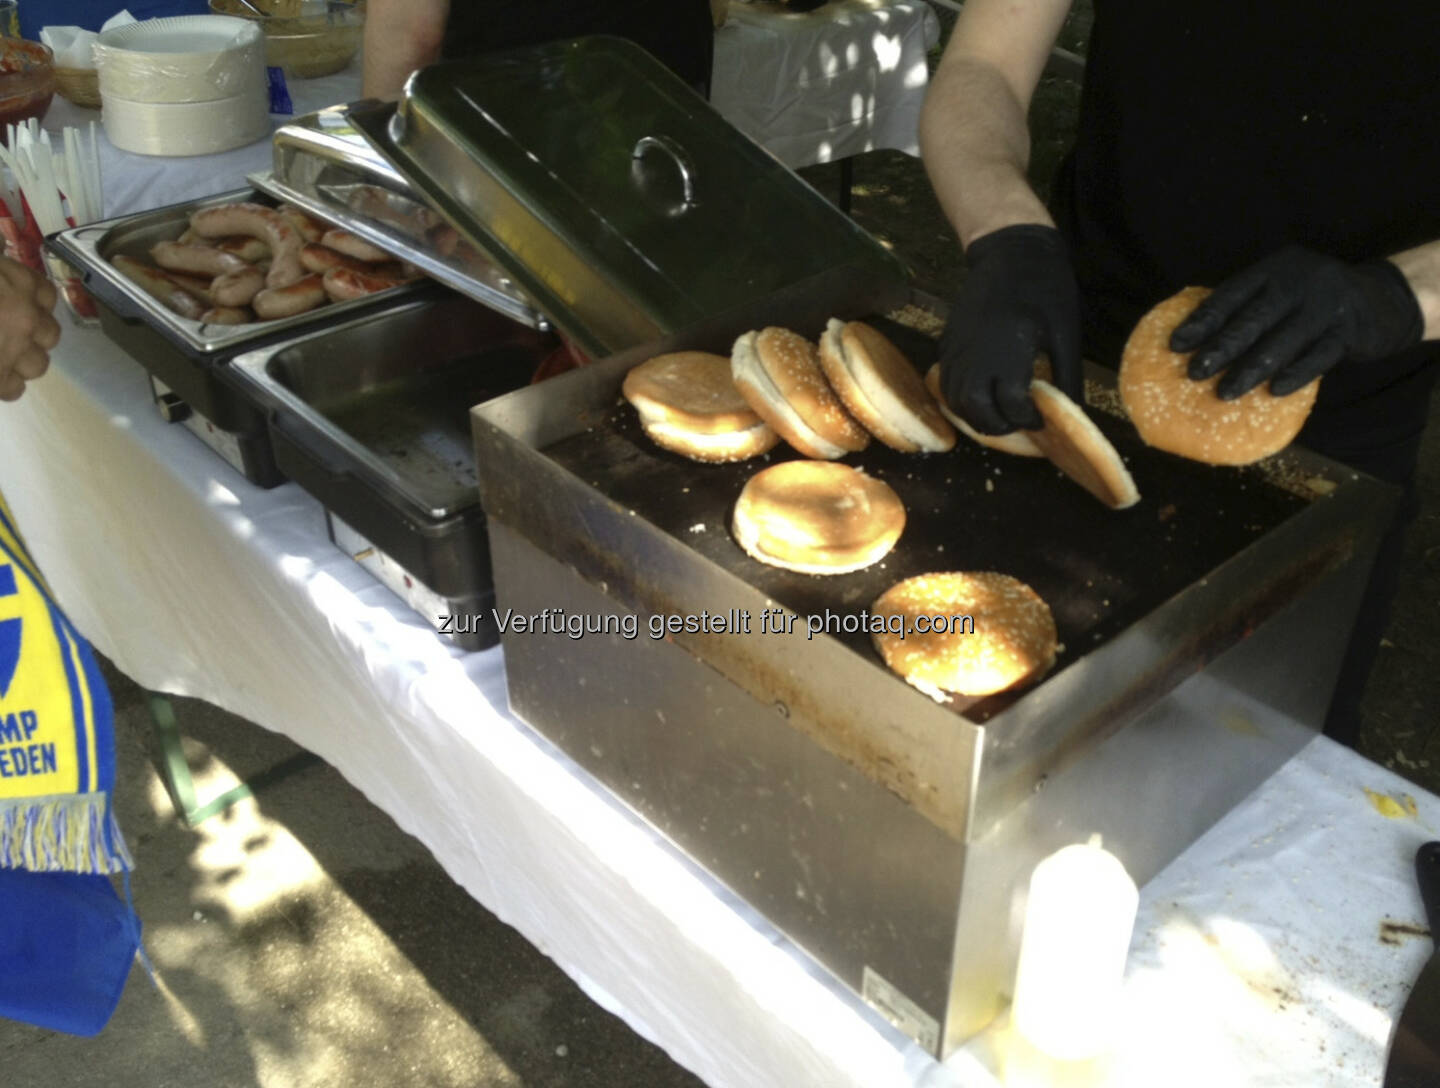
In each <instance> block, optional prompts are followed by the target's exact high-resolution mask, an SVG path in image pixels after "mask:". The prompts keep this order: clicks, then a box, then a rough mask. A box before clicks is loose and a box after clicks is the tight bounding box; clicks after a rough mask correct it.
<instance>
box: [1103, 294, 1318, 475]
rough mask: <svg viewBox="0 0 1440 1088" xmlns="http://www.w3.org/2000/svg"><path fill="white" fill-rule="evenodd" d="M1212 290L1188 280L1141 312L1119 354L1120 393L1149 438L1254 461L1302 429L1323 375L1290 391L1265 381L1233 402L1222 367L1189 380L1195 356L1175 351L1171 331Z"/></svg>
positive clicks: (1216, 460)
mask: <svg viewBox="0 0 1440 1088" xmlns="http://www.w3.org/2000/svg"><path fill="white" fill-rule="evenodd" d="M1209 293H1210V291H1209V289H1208V288H1205V287H1187V288H1185V289H1184V290H1183V291H1181V292H1180V293H1179V294H1178V295H1175V296H1173V297H1172V298H1168V299H1166V300H1165V301H1164V302H1162V303H1160V305H1158V306H1156V307H1155V308H1154V309H1153V310H1151V311H1150V312H1149V313H1148V314H1146V315H1145V316H1144V317H1142V318H1141V319H1140V323H1139V324H1138V325H1136V326H1135V331H1134V332H1132V333H1131V334H1130V339H1129V341H1128V342H1127V343H1126V344H1125V353H1124V355H1123V356H1122V357H1121V359H1120V399H1121V402H1122V403H1123V404H1124V405H1125V411H1126V412H1127V413H1129V415H1130V419H1131V421H1132V422H1134V424H1135V429H1136V430H1138V431H1139V432H1140V437H1141V438H1142V439H1143V440H1144V441H1145V443H1146V444H1147V445H1151V446H1154V447H1155V448H1156V449H1162V450H1167V451H1169V452H1170V453H1178V454H1179V455H1180V456H1181V457H1189V458H1190V459H1191V460H1195V461H1206V462H1209V463H1210V464H1212V465H1248V464H1250V463H1251V462H1253V461H1258V460H1260V458H1262V457H1267V456H1269V455H1270V454H1272V453H1276V452H1278V451H1279V450H1282V449H1284V448H1285V447H1286V446H1288V445H1289V444H1290V443H1291V442H1292V441H1293V440H1294V438H1295V436H1296V435H1297V434H1299V433H1300V428H1301V427H1303V426H1304V425H1305V420H1306V418H1307V417H1308V416H1309V415H1310V409H1311V407H1313V406H1314V404H1315V394H1316V393H1317V392H1318V391H1319V389H1320V379H1319V378H1316V379H1315V380H1314V381H1313V382H1311V383H1310V384H1309V385H1307V386H1305V387H1304V388H1303V389H1297V390H1296V391H1295V392H1294V393H1291V394H1290V395H1289V396H1285V397H1275V396H1271V394H1270V390H1269V388H1268V387H1267V386H1265V385H1259V386H1256V387H1255V388H1254V389H1252V390H1250V392H1248V393H1246V394H1245V395H1244V396H1242V397H1238V398H1236V399H1235V400H1228V401H1226V400H1221V399H1220V398H1219V397H1217V396H1216V395H1215V386H1216V385H1218V384H1219V382H1220V375H1219V374H1217V375H1215V376H1214V377H1212V378H1207V379H1205V380H1204V381H1198V382H1194V381H1191V380H1190V378H1189V377H1188V376H1187V374H1186V373H1185V368H1186V365H1187V363H1188V362H1189V359H1190V356H1189V355H1188V354H1184V355H1182V354H1179V353H1177V352H1173V351H1171V350H1170V334H1171V333H1172V332H1174V331H1175V328H1176V326H1177V325H1179V324H1180V322H1182V321H1184V320H1185V318H1187V317H1188V316H1189V315H1190V313H1191V311H1193V310H1194V309H1195V307H1196V306H1198V305H1200V302H1201V301H1202V300H1203V299H1204V298H1205V296H1206V295H1208V294H1209Z"/></svg>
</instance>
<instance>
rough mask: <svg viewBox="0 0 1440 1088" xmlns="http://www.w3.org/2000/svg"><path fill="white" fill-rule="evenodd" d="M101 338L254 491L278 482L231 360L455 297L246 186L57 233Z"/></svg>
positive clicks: (52, 243)
mask: <svg viewBox="0 0 1440 1088" xmlns="http://www.w3.org/2000/svg"><path fill="white" fill-rule="evenodd" d="M46 246H47V247H48V248H49V250H50V251H51V252H53V253H54V254H55V255H56V256H58V257H60V258H62V259H63V260H65V261H67V262H68V263H69V264H70V265H71V266H72V267H73V268H75V269H76V270H77V271H78V272H79V273H80V275H81V277H82V279H83V282H84V284H85V287H86V288H87V289H88V290H89V292H90V294H91V296H92V297H93V298H94V300H95V304H96V311H97V312H98V314H99V318H100V325H101V328H102V329H103V330H104V331H105V333H106V335H107V336H109V338H110V339H111V340H113V341H114V342H115V343H116V344H118V345H119V346H120V347H122V348H124V349H125V350H126V351H127V352H128V353H129V354H130V355H131V356H132V357H133V358H134V360H135V361H136V362H137V363H139V364H140V365H141V366H142V367H143V368H144V369H145V370H146V371H148V372H149V375H150V383H151V387H152V390H153V392H154V395H155V399H156V405H157V407H158V408H159V409H160V411H161V415H162V416H164V417H165V418H166V419H169V420H171V421H172V422H183V423H184V425H185V426H186V427H187V428H189V429H190V430H192V431H195V433H196V434H197V435H198V436H199V437H200V438H201V439H202V441H205V442H206V443H207V444H209V445H211V446H212V447H213V448H215V449H216V451H217V452H219V453H220V454H221V456H222V457H224V458H225V459H226V460H227V461H229V462H230V463H231V464H232V465H234V466H235V467H236V468H237V469H238V470H239V471H241V472H242V473H243V474H244V475H245V476H246V478H247V479H249V480H250V481H251V482H252V483H256V484H259V485H261V486H263V487H271V486H274V485H275V484H278V483H280V482H282V481H283V475H282V474H281V473H280V472H279V471H278V469H277V468H276V466H275V463H274V458H273V457H272V456H271V452H270V442H269V437H268V431H267V428H266V421H265V417H264V414H263V412H262V411H261V409H260V407H259V406H258V405H257V404H256V403H255V402H254V399H253V397H252V396H251V394H250V393H249V391H248V390H246V389H245V388H244V386H243V383H240V382H238V381H236V380H235V378H234V375H232V374H231V373H230V370H231V367H230V366H229V365H228V363H229V362H230V360H232V359H233V358H234V357H235V356H237V355H239V354H240V353H242V352H245V351H249V350H251V349H254V348H258V347H263V346H266V345H268V344H271V343H275V342H277V341H279V340H283V339H286V338H289V337H293V336H295V335H296V334H297V333H309V332H316V331H320V330H323V329H327V328H329V327H331V326H332V325H338V324H341V323H343V322H344V321H346V320H347V319H348V318H350V317H354V316H357V315H358V314H360V313H362V312H368V311H369V310H371V309H381V308H386V307H388V306H390V305H403V304H405V303H407V302H409V301H410V300H412V299H417V298H426V297H432V296H434V297H439V296H444V295H448V294H449V293H450V292H449V291H447V290H446V289H445V288H443V287H441V286H440V285H439V284H436V283H433V282H431V281H430V280H428V279H426V278H425V277H423V276H419V275H417V274H416V273H415V272H414V271H413V270H412V269H410V268H408V267H407V266H406V265H405V264H404V263H402V262H400V261H398V260H395V259H394V258H392V257H391V256H390V255H389V254H388V253H386V252H384V251H383V250H381V249H378V248H377V247H375V246H373V245H372V244H371V243H369V242H366V241H364V240H363V239H360V238H356V237H353V236H351V235H350V234H349V233H348V232H345V231H341V230H338V229H337V228H336V227H335V226H334V225H333V224H330V223H326V222H324V221H322V220H318V219H315V218H313V217H311V216H308V215H304V214H303V213H301V212H299V211H297V210H294V209H287V208H285V207H283V206H281V205H280V204H279V203H278V202H276V201H274V200H272V199H271V198H269V197H267V196H265V195H264V194H262V193H260V192H258V191H256V190H253V189H248V188H247V189H242V190H237V191H234V192H229V193H223V194H220V195H219V196H216V197H212V198H209V199H207V200H200V201H194V202H190V203H186V204H175V205H171V206H170V207H166V208H158V209H156V210H154V211H147V212H141V213H138V214H136V215H129V216H125V217H123V218H117V219H111V220H106V221H103V222H97V223H91V224H87V225H85V226H83V227H75V228H72V229H70V230H66V231H61V232H60V233H58V234H56V235H54V236H53V237H51V238H50V239H48V240H47V242H46Z"/></svg>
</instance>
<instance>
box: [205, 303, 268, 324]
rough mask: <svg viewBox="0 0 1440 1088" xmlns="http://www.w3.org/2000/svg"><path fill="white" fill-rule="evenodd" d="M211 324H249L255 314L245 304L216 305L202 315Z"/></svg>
mask: <svg viewBox="0 0 1440 1088" xmlns="http://www.w3.org/2000/svg"><path fill="white" fill-rule="evenodd" d="M200 320H201V321H204V322H206V323H207V324H210V325H249V324H250V323H251V322H253V321H254V320H255V315H254V314H253V313H251V312H250V311H249V310H248V309H246V308H245V307H244V306H215V307H213V308H211V309H209V310H206V311H205V312H204V313H203V314H201V315H200Z"/></svg>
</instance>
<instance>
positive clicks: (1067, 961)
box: [1005, 835, 1140, 1086]
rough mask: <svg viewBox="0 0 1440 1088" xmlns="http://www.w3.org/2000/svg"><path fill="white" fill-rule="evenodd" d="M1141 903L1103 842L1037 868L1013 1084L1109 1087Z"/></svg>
mask: <svg viewBox="0 0 1440 1088" xmlns="http://www.w3.org/2000/svg"><path fill="white" fill-rule="evenodd" d="M1139 901H1140V894H1139V892H1138V891H1137V890H1136V888H1135V882H1134V881H1133V880H1131V879H1130V874H1129V873H1127V872H1126V871H1125V866H1124V865H1122V864H1121V862H1120V859H1119V858H1117V857H1116V856H1115V855H1114V854H1112V853H1110V852H1109V851H1108V850H1105V849H1103V848H1102V847H1101V845H1100V836H1099V835H1092V836H1091V837H1090V841H1089V842H1088V843H1084V844H1078V843H1077V844H1076V845H1073V846H1066V847H1064V848H1062V849H1060V850H1057V851H1056V852H1055V853H1053V854H1051V855H1050V856H1049V857H1048V858H1046V859H1045V860H1044V861H1042V862H1040V864H1039V865H1037V866H1035V872H1034V874H1033V875H1032V876H1031V877H1030V897H1029V900H1028V901H1027V903H1026V906H1025V931H1024V934H1023V935H1022V937H1021V939H1020V964H1019V967H1018V968H1017V970H1016V972H1015V1002H1014V1005H1013V1007H1012V1010H1011V1028H1012V1032H1011V1039H1010V1044H1011V1045H1010V1046H1009V1047H1008V1048H1007V1051H1006V1061H1005V1083H1006V1084H1007V1085H1017V1086H1021V1085H1023V1086H1028V1085H1047V1086H1049V1085H1055V1086H1068V1085H1075V1086H1079V1085H1086V1086H1088V1085H1094V1084H1099V1083H1102V1082H1103V1080H1104V1079H1105V1066H1106V1064H1107V1062H1106V1059H1107V1057H1108V1055H1109V1053H1110V1051H1111V1049H1112V1048H1113V1046H1114V1043H1115V1034H1116V1030H1117V1028H1118V1027H1119V999H1120V986H1121V983H1122V981H1123V979H1124V975H1125V959H1126V956H1127V955H1128V953H1129V949H1130V934H1131V931H1132V930H1133V929H1134V927H1135V910H1136V908H1137V906H1138V905H1139Z"/></svg>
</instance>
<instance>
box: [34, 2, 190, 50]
mask: <svg viewBox="0 0 1440 1088" xmlns="http://www.w3.org/2000/svg"><path fill="white" fill-rule="evenodd" d="M121 8H124V9H125V10H126V11H128V12H130V14H131V15H133V16H135V18H137V19H158V18H161V17H162V16H166V15H204V14H206V13H208V12H209V10H210V8H209V5H208V3H207V0H20V36H21V37H22V38H29V39H30V40H31V41H39V40H40V28H41V27H42V26H78V27H84V28H85V29H86V30H99V29H100V24H101V23H103V22H104V21H105V20H106V19H108V18H110V16H112V15H114V14H115V13H116V12H117V11H119V10H120V9H121Z"/></svg>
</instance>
